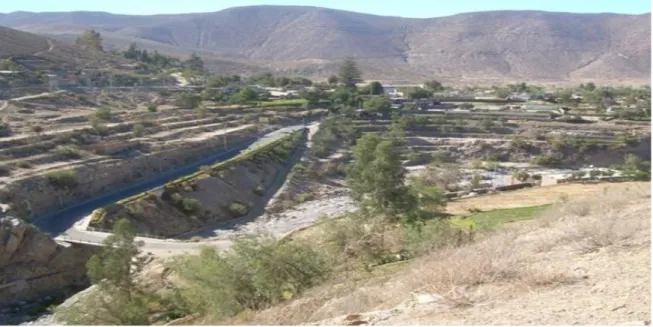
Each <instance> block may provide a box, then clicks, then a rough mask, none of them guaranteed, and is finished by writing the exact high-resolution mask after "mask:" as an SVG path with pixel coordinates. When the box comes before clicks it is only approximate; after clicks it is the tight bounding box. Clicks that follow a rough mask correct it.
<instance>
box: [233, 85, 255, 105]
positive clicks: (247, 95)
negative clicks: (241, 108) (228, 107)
mask: <svg viewBox="0 0 653 327" xmlns="http://www.w3.org/2000/svg"><path fill="white" fill-rule="evenodd" d="M258 99H259V96H258V93H256V91H254V90H252V88H251V87H249V86H246V87H244V88H242V89H240V91H238V93H236V94H234V95H233V96H231V101H232V102H233V103H248V102H252V101H256V100H258Z"/></svg>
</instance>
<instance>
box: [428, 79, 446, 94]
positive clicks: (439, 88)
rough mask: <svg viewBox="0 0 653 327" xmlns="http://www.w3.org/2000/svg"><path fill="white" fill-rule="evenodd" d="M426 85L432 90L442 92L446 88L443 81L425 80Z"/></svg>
mask: <svg viewBox="0 0 653 327" xmlns="http://www.w3.org/2000/svg"><path fill="white" fill-rule="evenodd" d="M424 86H425V87H426V88H427V89H428V90H430V91H432V92H441V91H443V90H444V86H442V83H440V82H438V81H436V80H430V81H426V82H424Z"/></svg>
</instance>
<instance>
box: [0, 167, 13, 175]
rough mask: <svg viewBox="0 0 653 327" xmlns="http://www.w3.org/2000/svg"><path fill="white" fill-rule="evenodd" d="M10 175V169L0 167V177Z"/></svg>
mask: <svg viewBox="0 0 653 327" xmlns="http://www.w3.org/2000/svg"><path fill="white" fill-rule="evenodd" d="M10 174H11V167H9V166H7V165H0V176H9V175H10Z"/></svg>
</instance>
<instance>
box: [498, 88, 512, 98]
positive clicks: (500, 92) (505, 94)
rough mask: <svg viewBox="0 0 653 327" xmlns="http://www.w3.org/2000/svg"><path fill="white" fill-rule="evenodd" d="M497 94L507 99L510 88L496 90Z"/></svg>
mask: <svg viewBox="0 0 653 327" xmlns="http://www.w3.org/2000/svg"><path fill="white" fill-rule="evenodd" d="M495 95H496V96H497V98H499V99H505V98H507V97H508V96H509V95H510V90H509V89H507V88H499V89H497V90H496V91H495Z"/></svg>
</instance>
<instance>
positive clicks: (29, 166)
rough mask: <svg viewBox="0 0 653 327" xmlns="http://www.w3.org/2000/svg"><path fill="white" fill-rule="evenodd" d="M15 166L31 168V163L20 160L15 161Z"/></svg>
mask: <svg viewBox="0 0 653 327" xmlns="http://www.w3.org/2000/svg"><path fill="white" fill-rule="evenodd" d="M16 166H17V167H19V168H24V169H27V168H32V163H31V162H29V161H27V160H21V161H19V162H17V163H16Z"/></svg>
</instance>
